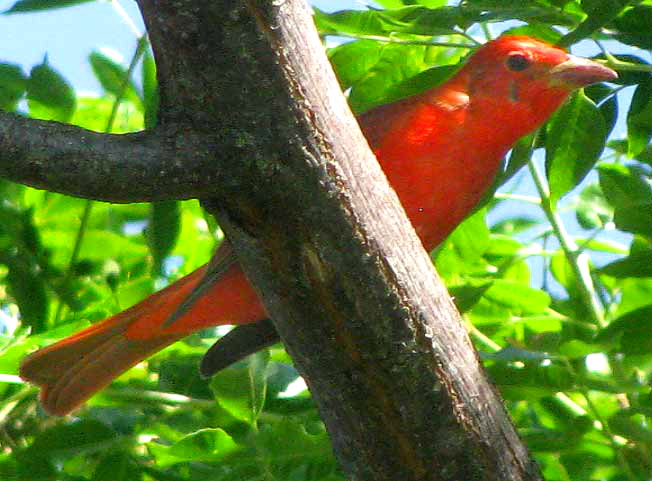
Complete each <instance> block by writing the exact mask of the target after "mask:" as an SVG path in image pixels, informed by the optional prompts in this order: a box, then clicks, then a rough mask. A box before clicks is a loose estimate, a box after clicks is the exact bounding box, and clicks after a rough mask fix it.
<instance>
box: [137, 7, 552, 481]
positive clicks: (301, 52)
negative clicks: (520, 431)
mask: <svg viewBox="0 0 652 481" xmlns="http://www.w3.org/2000/svg"><path fill="white" fill-rule="evenodd" d="M246 3H247V5H248V9H247V10H245V9H243V8H242V7H241V6H240V5H234V3H233V2H231V1H226V0H225V1H213V2H197V1H193V2H191V1H189V0H188V1H186V2H183V1H181V2H176V3H175V4H174V5H175V7H174V8H172V7H171V6H170V4H168V3H167V2H162V1H156V0H141V6H142V8H143V12H144V15H145V18H146V22H147V24H148V29H149V31H150V35H151V38H152V43H153V45H155V47H156V48H155V50H156V52H157V60H161V63H162V65H163V67H162V70H161V72H166V71H168V70H169V69H171V66H173V65H174V64H173V63H172V62H171V61H170V60H169V59H170V58H171V57H170V53H169V52H171V51H173V49H174V48H175V47H176V48H180V51H182V52H183V53H184V60H183V64H184V65H185V66H187V67H188V68H191V69H192V68H196V67H197V66H198V65H200V64H201V65H206V64H209V65H211V66H212V65H213V62H216V66H217V68H218V70H220V71H221V72H222V74H223V75H222V76H221V77H220V78H215V79H214V80H215V82H216V83H215V84H214V85H213V87H212V90H211V92H215V91H219V92H220V93H221V94H222V95H219V96H211V97H210V101H211V102H212V103H211V106H210V110H211V111H213V112H223V113H227V112H228V114H227V116H228V119H229V120H228V124H229V127H230V129H229V131H228V132H224V136H223V140H224V144H225V145H239V146H240V148H241V149H242V151H246V152H248V154H249V155H248V156H246V157H243V158H241V159H240V161H239V162H235V163H232V164H230V165H229V167H228V172H229V174H228V175H225V177H224V178H225V182H224V183H222V184H220V185H219V189H218V190H216V193H215V196H214V198H213V199H212V201H210V202H205V205H207V206H208V207H209V209H210V210H211V211H212V212H214V213H216V215H217V216H218V218H219V220H220V223H221V225H222V227H223V228H224V229H225V231H226V233H227V235H228V236H229V238H230V239H231V241H232V242H233V244H234V247H235V248H236V250H237V252H238V253H239V255H240V259H241V263H242V265H243V267H244V268H245V270H246V272H247V274H248V275H249V277H250V278H251V280H252V281H253V282H254V284H255V285H256V286H257V288H258V289H259V292H260V294H261V297H262V299H263V301H264V303H265V306H266V307H267V309H268V311H269V313H270V314H271V315H272V317H273V318H274V319H275V324H276V327H277V329H278V331H279V333H280V334H281V337H282V338H283V341H284V343H285V344H286V346H287V347H288V350H289V351H290V353H291V354H292V356H293V358H294V359H295V362H296V365H297V368H298V369H299V370H300V372H301V373H302V374H303V375H304V377H305V379H306V380H307V382H308V384H309V386H310V389H311V392H312V394H313V396H314V398H315V400H316V401H317V404H318V406H319V409H320V412H321V414H322V416H323V419H324V421H325V423H326V425H327V428H328V430H329V432H330V434H331V436H332V438H333V443H334V448H335V452H336V454H337V456H338V458H339V460H340V461H341V463H342V465H343V467H344V468H345V470H346V471H347V473H348V474H349V475H350V476H351V477H352V479H356V480H397V479H401V480H405V481H409V480H471V479H483V480H501V481H504V480H525V479H527V480H533V479H540V478H539V474H538V472H537V469H536V467H534V466H533V465H532V464H531V462H530V460H529V458H528V455H527V452H526V450H525V448H524V447H523V446H522V444H521V443H520V441H519V439H518V436H517V435H516V433H515V431H514V429H513V427H512V425H511V424H510V421H509V419H508V417H507V414H506V412H505V409H504V407H503V405H502V403H501V400H500V398H499V397H498V396H497V394H496V393H495V391H494V389H493V388H492V386H491V385H490V384H489V383H488V382H487V379H486V377H485V375H484V372H483V370H482V367H481V366H480V364H479V362H478V359H477V357H476V355H475V351H474V350H473V347H472V345H471V343H470V341H469V339H468V336H467V334H466V332H465V330H464V328H463V326H462V324H461V323H460V319H459V315H458V313H457V311H456V310H455V308H454V306H453V304H452V303H451V301H450V299H449V297H448V295H447V294H446V292H445V289H444V288H443V287H442V285H441V283H440V282H439V281H438V280H437V277H436V274H435V272H434V269H433V266H432V263H431V261H430V259H429V257H428V256H427V254H426V253H425V252H424V251H423V248H422V247H421V244H420V242H419V240H418V239H417V237H416V235H415V234H414V231H413V229H412V228H411V226H410V225H409V223H408V221H407V219H406V217H405V214H404V213H403V211H402V209H401V207H400V205H399V203H398V199H397V198H396V195H395V193H394V192H393V191H392V190H391V189H390V188H389V186H388V185H387V182H386V180H385V178H384V176H383V174H382V172H381V171H380V169H379V166H378V164H377V163H376V162H375V159H373V156H372V154H371V152H370V151H369V149H368V147H367V145H366V142H365V141H364V139H363V137H362V135H361V133H360V130H359V128H358V127H357V125H356V123H355V121H354V119H353V117H352V115H351V114H350V112H349V110H348V107H347V105H346V102H345V100H344V98H343V96H342V94H341V92H340V91H339V88H338V86H337V83H336V81H335V78H334V75H333V73H332V70H331V68H330V65H329V64H328V61H327V59H326V57H325V55H324V52H323V48H322V46H321V44H320V42H319V39H318V37H317V34H316V32H315V30H314V25H313V24H312V19H311V18H310V14H309V12H308V9H307V7H306V5H305V3H304V2H303V1H300V0H286V1H284V2H271V1H262V0H260V1H257V0H249V1H248V2H246ZM170 15H171V16H173V17H175V18H177V17H181V18H182V21H183V23H184V25H186V26H191V33H190V34H188V33H187V32H179V31H178V29H176V28H172V27H170V25H172V26H175V25H177V22H179V21H181V20H178V19H171V18H168V16H170ZM251 15H253V17H254V18H255V22H252V19H251ZM164 18H167V21H164V20H163V19H164ZM190 18H194V20H190ZM162 25H164V26H165V27H162ZM204 29H206V32H204ZM203 33H205V35H206V38H208V39H210V40H211V41H212V42H215V43H214V44H213V45H212V48H211V49H206V48H203V47H201V46H202V45H204V42H203V41H202V40H201V38H202V36H203ZM193 45H196V46H200V47H198V49H197V50H195V49H193V48H192V46H193ZM159 49H160V50H159ZM174 73H175V77H178V75H179V74H180V72H179V71H178V70H175V71H174ZM203 75H204V77H203V78H200V79H199V80H197V79H196V78H193V79H190V80H189V81H191V82H205V81H206V79H207V78H208V76H210V75H211V74H210V73H206V72H204V73H203ZM233 79H239V82H238V83H234V82H233ZM162 91H163V92H165V91H169V92H172V90H171V89H169V88H166V87H164V88H163V89H162ZM182 95H183V94H182ZM163 97H164V98H165V99H166V100H165V101H164V102H163V103H164V104H167V105H169V107H170V112H171V113H170V115H171V116H172V117H174V118H175V120H177V121H178V119H179V118H181V117H180V116H178V115H179V113H180V112H181V111H182V108H181V106H179V105H170V103H173V102H174V99H175V98H176V96H175V95H173V94H172V93H170V94H164V95H163ZM194 101H195V99H193V98H186V99H185V100H184V102H187V103H193V102H194ZM225 150H228V149H225Z"/></svg>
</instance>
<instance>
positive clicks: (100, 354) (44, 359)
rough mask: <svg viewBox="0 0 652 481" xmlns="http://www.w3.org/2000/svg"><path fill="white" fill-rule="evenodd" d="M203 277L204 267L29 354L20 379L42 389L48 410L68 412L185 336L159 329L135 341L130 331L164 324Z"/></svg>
mask: <svg viewBox="0 0 652 481" xmlns="http://www.w3.org/2000/svg"><path fill="white" fill-rule="evenodd" d="M203 274H204V268H201V269H198V270H196V271H195V272H193V273H192V274H190V275H188V276H186V277H184V278H183V279H181V280H180V281H178V282H177V283H175V284H173V285H171V286H169V287H167V288H166V289H164V290H162V291H160V292H158V293H156V294H154V295H153V296H151V297H149V298H147V299H145V300H144V301H142V302H141V303H140V304H137V305H135V306H133V307H131V308H130V309H127V310H126V311H124V312H121V313H119V314H116V315H115V316H113V317H111V318H109V319H106V320H105V321H103V322H100V323H98V324H95V325H93V326H91V327H89V328H87V329H85V330H83V331H81V332H79V333H77V334H75V335H74V336H72V337H70V338H68V339H64V340H62V341H59V342H57V343H56V344H53V345H51V346H48V347H46V348H44V349H41V350H40V351H37V352H35V353H33V354H32V355H30V356H29V357H28V358H27V359H25V360H24V361H23V363H22V365H21V367H20V375H21V377H22V378H23V379H25V380H26V381H30V382H32V383H34V384H37V385H39V386H41V387H42V390H41V401H42V403H43V407H44V408H45V410H46V411H48V412H49V413H51V414H56V415H59V416H63V415H65V414H67V413H69V412H70V411H72V410H74V409H75V408H77V407H79V406H80V405H81V404H82V403H84V402H85V401H86V400H87V399H89V398H90V397H91V396H92V395H93V394H95V393H96V392H97V391H99V390H101V389H103V388H104V387H106V386H107V385H108V384H110V383H111V381H112V380H113V379H114V378H116V377H117V376H119V375H120V374H122V373H123V372H125V371H127V370H128V369H129V368H130V367H132V366H134V365H135V364H138V363H139V362H140V361H142V360H143V359H146V358H147V357H149V356H151V355H152V354H154V353H155V352H157V351H159V350H161V349H163V348H164V347H166V346H168V345H169V344H172V343H173V342H175V341H178V340H179V339H181V338H183V337H185V336H186V335H187V334H188V332H173V333H166V332H162V331H161V332H151V333H150V336H148V337H147V338H143V337H138V338H135V339H134V338H132V337H131V336H129V335H128V331H129V329H130V328H133V326H134V325H138V324H140V323H141V322H143V323H145V324H149V323H152V322H157V321H158V322H159V323H162V322H163V321H164V320H165V318H166V315H170V314H171V313H173V312H174V310H175V308H176V307H177V306H178V305H179V304H180V303H181V302H183V300H184V299H185V297H186V295H187V294H188V293H189V292H191V291H192V289H193V288H194V286H195V285H196V284H197V283H198V282H199V281H200V280H201V278H202V277H203Z"/></svg>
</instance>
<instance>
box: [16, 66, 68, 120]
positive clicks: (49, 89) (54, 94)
mask: <svg viewBox="0 0 652 481" xmlns="http://www.w3.org/2000/svg"><path fill="white" fill-rule="evenodd" d="M27 102H28V104H29V110H30V116H32V117H34V118H38V119H42V120H56V121H57V122H68V120H70V118H71V117H72V114H73V113H74V111H75V105H76V96H75V92H74V90H73V89H72V87H71V86H70V84H69V83H68V82H67V81H66V79H64V78H63V77H62V76H61V74H59V72H57V71H56V70H54V69H53V68H52V67H50V66H49V65H48V63H47V60H45V61H44V62H43V63H42V64H40V65H37V66H36V67H34V68H32V70H31V72H30V76H29V79H28V80H27Z"/></svg>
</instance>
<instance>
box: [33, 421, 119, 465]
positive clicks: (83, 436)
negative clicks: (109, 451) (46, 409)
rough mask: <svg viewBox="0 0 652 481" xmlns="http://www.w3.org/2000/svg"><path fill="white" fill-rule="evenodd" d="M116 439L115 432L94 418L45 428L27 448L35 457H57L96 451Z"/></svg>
mask: <svg viewBox="0 0 652 481" xmlns="http://www.w3.org/2000/svg"><path fill="white" fill-rule="evenodd" d="M118 440H119V439H118V437H117V435H116V433H115V432H114V431H113V430H112V429H111V428H109V427H108V426H107V425H106V424H104V423H102V422H100V421H96V420H79V421H75V422H72V423H70V424H57V425H55V426H53V427H51V428H49V429H46V430H45V431H43V432H42V433H41V434H39V435H38V436H37V437H36V438H35V439H34V442H33V443H32V444H31V445H30V446H29V448H28V449H29V452H30V453H32V454H34V455H35V456H37V457H48V458H54V459H59V458H64V457H69V456H72V455H76V454H81V453H87V452H94V451H98V450H101V449H104V448H106V447H107V446H109V445H111V444H113V443H115V442H117V441H118Z"/></svg>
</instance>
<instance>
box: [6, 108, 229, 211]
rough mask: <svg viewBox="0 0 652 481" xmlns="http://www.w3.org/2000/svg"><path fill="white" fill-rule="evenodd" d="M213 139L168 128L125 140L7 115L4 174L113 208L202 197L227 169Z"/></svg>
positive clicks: (127, 137) (124, 136) (183, 128)
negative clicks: (121, 204)
mask: <svg viewBox="0 0 652 481" xmlns="http://www.w3.org/2000/svg"><path fill="white" fill-rule="evenodd" d="M214 145H215V144H214V143H213V142H212V139H211V137H210V136H208V135H206V133H202V132H196V131H194V130H191V129H189V128H185V127H180V126H178V125H173V124H166V125H164V126H161V127H159V128H157V129H155V130H152V131H145V132H138V133H134V134H125V135H109V134H100V133H97V132H91V131H89V130H85V129H81V128H79V127H74V126H72V125H65V124H60V123H57V122H45V121H40V120H34V119H27V118H24V117H20V116H18V115H13V114H8V113H4V112H0V176H2V177H4V178H5V179H9V180H12V181H14V182H19V183H22V184H26V185H30V186H32V187H36V188H39V189H47V190H51V191H55V192H61V193H63V194H68V195H74V196H78V197H84V198H88V199H95V200H104V201H109V202H146V201H155V200H166V199H187V198H191V197H201V196H202V195H206V194H208V193H210V192H214V190H215V183H216V182H219V177H220V172H221V169H220V164H219V163H217V162H215V161H214V158H215V151H216V150H217V149H216V148H215V147H214Z"/></svg>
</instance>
